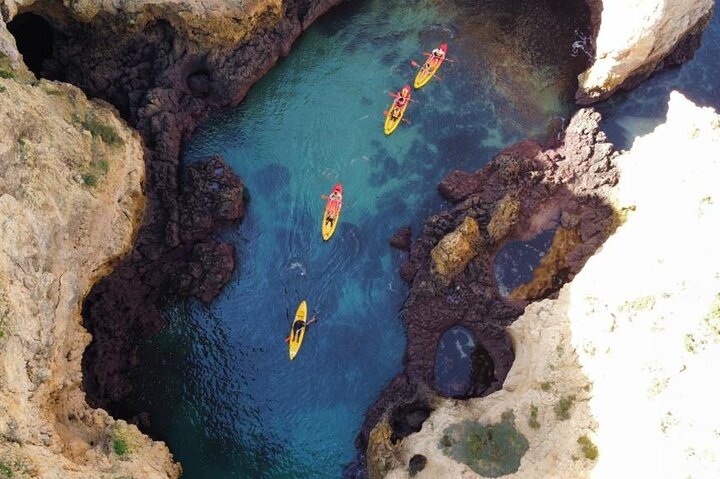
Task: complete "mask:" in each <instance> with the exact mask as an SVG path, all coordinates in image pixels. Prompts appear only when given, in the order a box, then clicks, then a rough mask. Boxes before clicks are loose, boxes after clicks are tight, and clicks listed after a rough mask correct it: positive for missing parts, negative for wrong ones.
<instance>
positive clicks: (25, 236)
mask: <svg viewBox="0 0 720 479" xmlns="http://www.w3.org/2000/svg"><path fill="white" fill-rule="evenodd" d="M5 72H6V74H5V75H3V76H4V77H7V78H0V112H2V114H1V115H0V475H4V477H13V478H23V477H42V478H88V477H102V478H106V477H107V478H110V477H113V478H115V477H118V476H119V475H125V476H134V477H148V478H166V477H176V476H178V475H179V467H178V466H177V465H175V464H173V463H172V460H171V456H170V454H169V453H168V450H167V448H166V447H165V446H164V444H162V443H157V442H152V441H150V440H149V439H148V438H146V437H144V436H142V435H141V434H140V433H139V432H138V431H137V429H136V428H134V426H133V427H126V426H125V425H123V424H122V423H118V422H115V421H114V420H113V419H112V418H111V417H109V416H108V414H107V413H106V412H105V411H102V410H97V409H91V408H90V407H88V405H87V403H86V402H85V395H84V393H83V392H82V389H81V381H82V375H81V372H80V368H81V365H80V362H81V358H82V354H83V351H84V350H85V347H86V346H87V344H88V343H89V341H90V336H89V334H88V333H87V332H86V331H85V329H84V328H83V327H82V318H81V315H80V308H81V302H82V300H83V298H84V297H85V295H86V294H87V293H88V291H89V290H90V288H91V286H92V284H93V283H94V282H95V281H97V280H98V279H99V278H101V277H102V276H104V275H106V274H108V273H109V272H110V270H111V268H112V267H113V265H115V264H116V263H117V261H118V260H119V259H120V258H121V257H122V256H123V255H124V254H127V253H128V252H129V251H130V249H131V247H132V243H133V240H134V238H135V235H136V233H137V231H138V228H139V225H140V222H141V218H142V213H143V209H144V206H145V195H144V192H143V186H144V181H145V165H144V162H143V148H142V143H141V140H140V137H139V135H138V134H137V133H136V132H135V131H133V130H131V129H130V128H128V127H127V125H126V124H125V123H124V122H123V121H122V120H120V119H119V117H118V115H117V112H116V111H115V110H114V109H113V108H112V107H110V106H109V105H107V104H106V103H104V102H100V101H89V100H88V99H87V98H86V96H85V95H84V94H83V93H82V92H81V91H80V90H79V89H77V88H75V87H73V86H70V85H67V84H62V83H58V82H49V81H45V80H42V81H39V82H38V81H36V80H34V79H32V78H31V77H30V76H29V74H28V73H27V71H24V69H22V68H19V71H15V70H12V69H9V70H5ZM117 441H120V442H122V443H123V444H125V445H126V446H127V449H126V451H125V453H124V454H118V453H117V452H116V449H115V448H114V444H115V443H116V442H117Z"/></svg>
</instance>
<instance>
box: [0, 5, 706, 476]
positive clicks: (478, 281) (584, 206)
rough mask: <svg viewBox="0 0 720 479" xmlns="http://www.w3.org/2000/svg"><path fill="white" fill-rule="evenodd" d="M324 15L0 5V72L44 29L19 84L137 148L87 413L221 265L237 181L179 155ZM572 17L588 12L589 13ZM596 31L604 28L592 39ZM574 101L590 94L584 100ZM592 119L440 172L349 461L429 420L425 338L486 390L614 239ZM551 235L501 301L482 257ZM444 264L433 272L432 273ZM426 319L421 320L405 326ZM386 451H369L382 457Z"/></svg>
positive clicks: (304, 8)
mask: <svg viewBox="0 0 720 479" xmlns="http://www.w3.org/2000/svg"><path fill="white" fill-rule="evenodd" d="M340 1H341V0H324V1H323V0H318V1H313V0H291V1H287V2H281V1H279V0H278V1H254V2H245V4H243V5H242V6H237V5H235V6H232V5H228V4H226V2H223V1H221V0H213V1H209V2H204V3H199V2H193V1H191V0H188V1H187V2H185V3H183V4H182V8H180V5H178V4H177V3H170V2H167V3H166V2H158V3H153V4H145V2H139V1H137V2H121V3H118V2H116V1H113V0H101V1H77V2H64V3H63V4H61V3H59V2H58V3H50V2H32V1H20V2H16V1H10V0H3V1H1V2H0V12H1V13H2V22H1V23H0V51H3V52H9V53H8V54H7V55H5V54H3V57H0V60H2V61H5V60H6V59H9V60H8V61H9V64H10V67H11V69H13V70H17V71H20V72H22V74H23V75H24V74H26V73H28V72H27V70H26V69H25V66H24V65H23V63H22V61H21V60H19V58H18V57H17V55H16V54H14V53H13V48H11V47H12V40H11V39H9V36H8V34H7V30H5V24H6V23H9V24H10V25H9V27H10V28H13V24H12V21H13V20H18V19H19V18H20V17H19V15H25V17H23V19H24V21H25V22H26V23H27V24H26V26H25V27H23V26H22V23H23V22H17V23H15V24H14V25H15V27H14V29H15V31H14V32H13V33H14V34H15V35H16V38H20V37H22V36H23V35H27V34H28V32H30V33H32V32H33V31H35V30H34V28H46V27H47V28H48V29H49V31H50V33H51V34H50V36H49V38H51V41H52V49H51V53H50V54H49V56H47V57H43V58H40V59H39V63H38V61H32V62H31V61H30V58H28V59H27V61H26V62H27V63H28V65H31V64H32V65H40V70H39V71H37V72H36V73H38V74H40V75H42V76H46V77H47V78H50V79H56V80H61V81H66V82H70V83H72V84H74V85H76V86H78V87H80V88H81V89H82V90H83V91H84V92H85V93H86V94H87V95H89V96H94V97H99V98H102V99H104V100H107V101H108V102H110V103H111V104H113V105H114V106H115V107H116V108H117V109H118V111H119V113H120V115H121V116H122V117H123V118H124V119H125V120H127V121H128V123H130V124H131V125H132V126H134V127H135V128H137V129H138V131H139V132H140V134H141V136H142V139H143V141H144V156H145V162H146V170H147V171H146V173H147V178H146V185H145V190H146V194H147V208H146V210H145V216H144V219H143V222H142V225H141V227H140V230H139V234H138V236H137V239H136V241H135V246H134V248H133V250H132V252H131V253H130V254H129V256H128V257H127V258H126V259H124V260H123V261H122V262H120V263H119V264H118V265H117V266H116V267H115V269H114V271H113V273H112V274H110V275H109V276H107V277H105V278H104V279H103V280H102V281H101V282H99V283H98V284H96V285H95V287H94V288H93V290H92V292H91V293H90V294H89V296H88V297H87V300H86V303H85V308H84V310H83V315H84V318H85V325H86V327H87V328H88V330H89V331H90V332H91V333H92V337H93V343H92V345H91V346H90V347H89V348H88V350H87V351H86V352H85V355H84V357H83V363H84V367H83V373H84V382H85V392H86V394H87V398H88V400H89V402H90V403H91V405H93V406H96V407H111V406H112V404H113V403H114V402H116V401H118V400H119V399H121V398H122V397H124V396H125V395H127V394H128V393H129V392H130V385H129V382H128V381H127V378H126V377H125V374H126V372H127V370H128V369H129V368H131V367H133V366H134V365H136V360H135V359H134V347H135V346H134V344H135V342H136V341H135V340H136V339H137V338H138V337H145V336H147V335H151V334H154V333H155V332H157V331H158V330H159V329H160V328H161V327H162V326H163V318H162V316H161V314H160V301H162V299H163V297H164V296H165V295H167V294H185V295H192V296H195V297H197V298H199V299H200V300H201V301H204V302H210V301H212V299H213V298H214V297H215V296H216V295H217V294H218V293H219V291H220V289H221V288H222V287H223V285H224V284H225V283H226V282H227V281H228V280H229V278H230V275H231V274H232V271H233V269H234V251H233V248H232V245H229V244H226V243H222V242H218V241H216V240H214V239H212V237H213V236H214V235H215V234H216V232H217V231H218V230H219V229H220V228H222V227H223V226H224V225H226V224H228V223H230V222H233V221H238V220H240V219H241V218H242V215H243V210H244V188H243V185H242V182H241V180H240V179H239V178H237V177H236V176H235V175H233V174H232V172H231V171H230V170H229V168H227V167H226V166H224V165H223V164H222V160H221V159H219V158H212V159H210V160H208V161H207V162H206V163H204V164H203V165H200V166H198V167H197V168H190V169H188V170H187V171H185V172H183V171H180V168H179V161H178V159H179V154H180V148H181V144H182V141H183V140H185V139H187V138H189V137H190V136H191V135H192V133H193V131H194V129H195V127H196V126H197V124H198V123H199V122H200V121H202V119H203V118H205V116H206V115H207V114H208V113H209V112H211V111H214V110H217V109H219V108H222V107H227V106H233V105H237V104H238V103H239V102H240V101H241V100H242V98H243V97H244V95H245V94H246V93H247V91H248V89H249V88H250V86H251V85H252V84H253V83H254V82H255V81H256V80H258V79H259V78H260V77H262V76H263V75H264V74H265V72H267V70H268V69H269V68H271V67H272V65H274V64H275V62H276V61H277V60H278V58H279V57H281V56H284V55H287V54H288V52H289V49H290V46H291V44H292V43H293V42H294V40H295V39H296V38H297V37H298V36H299V35H300V34H301V33H302V31H303V30H304V29H306V28H307V27H308V26H309V25H310V24H311V23H312V22H313V21H314V20H315V19H316V18H317V17H318V16H319V15H321V14H322V13H323V12H325V11H327V10H328V9H329V8H331V7H332V6H334V5H336V4H338V3H340ZM588 3H589V4H595V7H597V2H588ZM701 4H702V5H701ZM708 5H709V6H708ZM697 7H698V8H695V9H693V12H694V13H696V14H697V15H696V17H697V18H696V19H695V20H694V22H692V25H690V26H687V25H685V27H686V28H685V30H684V31H683V32H681V34H679V35H674V34H673V35H667V36H668V37H669V38H672V39H673V40H672V41H670V42H669V44H672V45H671V48H670V49H669V50H667V52H665V53H661V54H659V57H661V60H659V61H657V62H656V60H657V58H656V57H653V58H652V59H651V60H652V61H650V60H648V62H649V63H648V64H650V63H652V62H655V63H652V64H653V66H651V67H647V66H646V67H641V69H640V70H633V71H634V72H635V73H630V74H628V75H629V76H630V78H631V80H632V81H635V82H637V81H640V80H641V79H643V78H645V77H646V76H648V75H649V74H651V73H652V71H655V69H656V68H658V65H661V64H662V65H665V64H668V62H667V61H666V60H665V59H666V58H670V62H671V63H673V62H674V63H677V62H679V61H682V60H684V59H687V58H688V57H689V55H691V53H690V54H687V53H682V54H681V53H672V52H673V51H675V52H678V51H680V50H677V49H676V48H677V44H678V42H679V43H680V44H681V47H682V48H681V50H682V49H683V48H685V47H689V48H690V50H693V49H694V48H697V46H698V40H699V34H700V32H701V31H702V29H703V28H704V27H705V25H706V24H707V21H708V20H709V18H710V15H711V10H710V9H711V8H712V3H711V2H710V3H709V2H707V1H703V2H698V5H697ZM591 9H592V5H591ZM703 9H704V10H703ZM598 11H599V10H598V9H597V8H596V9H595V10H594V12H598ZM672 13H673V14H677V13H678V12H677V11H673V12H672ZM682 13H683V12H680V14H682ZM595 18H597V14H596V16H595ZM606 23H607V22H605V20H603V22H602V25H606ZM665 23H667V22H665ZM28 25H29V26H28ZM662 34H664V33H663V32H660V34H658V36H660V35H662ZM597 35H598V36H600V35H601V33H600V32H598V34H597ZM681 37H682V39H683V40H678V39H679V38H681ZM673 42H674V43H673ZM8 45H10V46H8ZM658 51H659V50H658ZM683 51H684V50H683ZM15 53H16V52H15ZM35 60H37V59H35ZM641 63H642V62H641ZM0 67H3V68H4V67H5V65H4V63H0ZM638 71H640V72H641V73H637V72H638ZM632 81H631V82H630V83H625V86H628V87H629V86H631V84H632ZM583 88H585V89H586V91H593V92H594V91H595V90H592V89H593V88H597V87H588V86H583ZM603 88H604V90H603V93H602V94H599V95H597V94H595V93H592V94H591V95H590V96H588V97H587V98H588V99H587V101H588V102H590V101H597V100H599V99H602V98H605V97H606V96H607V95H609V94H611V93H612V91H615V90H616V89H617V88H619V86H617V85H602V86H601V89H603ZM623 88H624V87H623ZM578 95H579V96H578V98H579V99H580V101H581V102H584V101H585V100H583V99H582V98H581V96H582V95H581V94H580V93H578ZM583 98H584V97H583ZM598 121H599V118H598V115H597V114H596V113H594V112H592V111H590V110H581V111H580V112H579V113H578V114H577V115H576V116H575V117H574V119H573V122H572V123H571V124H570V125H569V126H568V129H567V131H566V133H565V137H564V141H563V142H562V143H561V144H557V145H547V148H546V147H544V146H541V145H538V144H535V143H532V142H521V143H519V144H517V145H514V146H513V147H511V148H509V149H507V150H505V151H503V152H502V153H501V154H499V155H498V156H497V157H496V158H495V159H494V160H493V161H492V162H491V164H490V165H489V166H488V167H487V168H485V169H483V170H481V171H479V172H476V173H462V172H454V173H452V174H450V175H449V176H448V177H447V178H446V180H445V181H444V182H443V184H442V185H441V187H440V191H441V193H442V194H443V195H444V196H445V197H446V198H448V199H449V200H451V201H452V202H454V203H456V205H455V206H454V207H453V208H452V209H451V210H449V211H447V212H444V213H441V214H438V215H435V216H433V217H432V218H431V219H430V220H428V222H427V223H426V226H425V228H424V230H423V232H422V233H421V236H420V238H419V239H417V240H416V241H414V242H412V244H411V245H410V246H409V248H410V253H409V259H408V260H407V261H406V262H405V263H404V264H403V266H402V271H401V274H402V276H403V278H404V279H405V280H406V281H408V282H409V283H410V284H411V285H412V291H411V294H410V298H409V299H408V302H407V304H406V308H405V319H406V321H407V323H408V337H409V340H408V352H407V353H406V370H405V372H404V373H403V374H402V375H400V376H398V377H397V378H396V379H395V380H394V381H393V382H392V384H391V385H390V386H389V387H388V389H386V391H385V392H384V393H383V395H382V397H381V398H380V400H379V401H378V403H376V405H375V406H374V407H373V408H372V409H371V410H370V411H369V412H368V415H367V418H366V422H365V424H364V426H363V429H362V432H361V434H360V436H359V439H358V446H359V447H360V448H361V449H362V450H365V449H366V447H368V442H372V441H370V440H369V438H370V437H372V434H371V431H373V429H374V428H375V430H376V431H377V433H376V434H375V436H376V437H378V438H383V437H385V438H386V439H388V440H391V439H393V434H398V432H400V434H409V433H410V432H412V431H413V430H417V429H418V428H419V426H420V425H421V424H422V420H423V416H424V417H427V414H429V412H430V411H431V410H432V408H433V407H434V403H433V399H432V397H433V396H434V392H433V390H432V366H433V359H434V355H435V354H434V353H435V350H436V348H437V341H438V339H439V337H440V335H441V334H442V333H443V332H444V331H445V330H446V329H447V328H448V327H449V326H451V325H459V324H461V325H464V326H466V327H468V328H469V329H470V330H472V331H473V332H474V333H475V335H476V337H478V338H482V341H481V343H482V346H483V347H484V348H485V349H486V350H487V351H488V352H489V354H490V356H491V357H492V360H493V362H494V364H495V374H494V380H493V381H492V382H491V383H490V384H488V385H487V387H486V388H484V393H483V394H490V393H491V392H493V391H496V390H498V389H499V388H500V387H501V386H502V383H503V380H504V378H505V376H506V375H507V373H508V371H509V369H510V367H511V366H512V362H513V352H512V345H511V342H510V339H509V337H508V336H507V335H506V333H505V331H504V328H505V327H506V326H507V325H508V324H509V323H510V322H512V321H513V320H514V319H515V318H517V317H518V316H519V314H520V312H521V310H522V308H523V307H524V306H525V305H526V304H527V301H528V300H530V299H534V298H542V297H546V296H547V295H549V294H552V293H553V292H555V291H557V290H558V289H559V288H560V287H561V286H562V284H563V283H564V282H565V281H566V280H568V279H571V278H572V276H573V275H574V274H575V273H577V271H579V269H580V268H581V267H582V265H583V264H584V262H585V261H586V260H587V258H588V257H589V256H591V255H592V253H593V252H594V251H595V250H596V249H597V248H598V247H599V246H600V245H601V244H602V242H603V241H604V240H605V238H607V236H608V234H610V232H611V231H612V230H613V229H614V228H615V227H616V226H617V224H618V221H619V218H618V216H617V214H616V212H615V211H614V210H613V208H612V207H611V205H610V199H609V197H608V196H606V195H605V193H603V192H604V191H606V190H607V189H608V188H609V187H610V186H611V185H612V184H614V182H616V181H617V172H616V171H615V169H614V166H613V163H612V158H613V157H614V155H615V153H614V151H613V149H612V146H611V145H608V144H607V142H606V141H605V139H604V137H603V135H602V133H600V132H599V131H598V130H597V122H598ZM209 181H219V182H220V183H221V184H222V185H223V188H221V191H220V192H219V194H216V193H217V192H209V191H208V188H204V187H203V185H207V184H208V182H209ZM203 192H206V193H208V194H204V193H203ZM208 205H210V206H208ZM181 211H193V212H194V213H193V214H191V215H183V214H181ZM467 218H470V220H467V221H466V219H467ZM468 221H469V225H468V226H466V227H465V228H464V229H461V228H460V226H461V225H462V224H466V223H467V222H468ZM473 225H474V226H473ZM551 226H552V227H557V228H558V233H556V236H555V241H554V242H553V246H552V248H551V253H552V254H551V255H548V256H549V257H553V258H556V260H555V261H548V262H547V264H545V265H543V267H542V268H541V269H540V271H542V274H538V276H537V277H536V279H535V280H534V281H533V282H532V284H531V285H530V286H529V287H527V288H525V289H524V290H522V291H516V292H514V296H513V298H514V299H512V300H510V301H506V300H505V299H504V298H502V297H501V296H500V295H499V293H498V292H497V288H496V287H495V284H494V278H493V276H492V258H493V256H494V254H495V253H496V252H497V251H498V249H499V248H500V247H502V245H503V244H504V243H505V242H507V241H508V240H510V239H512V238H529V237H532V236H533V235H535V234H537V233H538V232H540V231H542V230H545V229H548V228H549V227H551ZM468 232H469V233H468ZM401 236H402V235H401ZM443 238H447V243H448V244H454V243H457V242H458V241H460V242H464V243H466V244H467V245H469V246H468V249H467V250H468V251H469V252H470V253H471V257H466V258H452V257H451V256H452V255H451V254H450V252H449V251H440V250H437V249H435V248H436V245H437V244H438V242H440V241H441V240H442V239H443ZM406 243H407V233H405V234H404V237H401V238H400V239H399V244H400V245H401V246H402V245H403V244H406ZM433 251H435V252H434V253H433ZM438 258H439V259H438ZM443 259H445V260H446V262H448V263H449V264H445V265H443V264H442V263H443ZM437 271H441V272H442V273H440V274H438V273H437ZM427 308H430V309H427ZM428 310H430V311H432V312H433V313H432V314H431V315H427V316H426V315H424V314H422V313H423V311H428ZM419 351H423V353H422V354H419V353H418V352H419ZM381 418H383V420H382V421H381V422H380V426H377V427H376V426H375V425H376V424H377V422H378V421H379V420H381ZM383 424H385V426H383ZM388 425H389V427H388ZM385 433H387V434H385ZM386 442H387V441H385V442H383V441H379V442H378V441H376V443H375V444H374V445H372V444H371V445H370V446H369V447H374V448H375V449H376V450H377V449H378V448H379V449H380V450H382V449H383V447H385V446H384V444H385V445H387V444H386ZM391 442H392V441H391ZM374 467H375V466H373V465H370V471H373V470H380V469H377V468H375V469H373V468H374ZM381 469H382V468H381Z"/></svg>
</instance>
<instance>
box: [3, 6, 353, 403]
mask: <svg viewBox="0 0 720 479" xmlns="http://www.w3.org/2000/svg"><path fill="white" fill-rule="evenodd" d="M339 1H340V0H291V1H280V0H265V1H261V0H258V1H251V2H229V1H225V0H212V1H209V2H199V1H193V0H185V1H182V2H175V1H172V2H171V1H161V2H141V1H133V2H124V1H122V2H121V1H116V0H105V1H99V2H95V1H73V2H63V4H60V3H59V2H58V3H50V2H34V1H32V0H23V1H21V2H18V1H10V0H4V2H3V4H4V7H2V10H3V14H4V16H5V18H6V20H7V21H8V23H9V26H10V27H12V28H14V29H15V31H16V36H18V37H22V36H23V35H27V34H28V30H23V28H24V27H23V23H22V22H26V25H27V26H26V27H25V28H27V29H30V28H31V27H32V28H38V27H41V26H44V27H47V28H49V29H50V30H51V31H52V33H53V36H52V38H53V46H52V53H51V55H50V56H49V57H47V58H45V59H40V60H37V59H36V60H35V62H34V63H35V64H38V65H41V67H40V69H39V70H40V71H38V72H37V73H39V74H42V75H43V76H47V77H50V78H55V79H59V80H63V81H68V82H70V83H72V84H74V85H77V86H79V87H81V88H82V89H83V90H84V91H85V92H86V93H88V94H89V95H91V96H97V97H100V98H103V99H105V100H107V101H109V102H110V103H112V104H113V105H114V106H116V107H117V108H118V110H119V111H120V113H121V115H122V116H123V117H124V118H126V119H127V120H128V121H129V123H130V124H131V125H133V126H135V127H137V128H138V130H139V131H140V134H141V135H142V136H143V139H144V141H145V147H146V150H145V157H146V162H147V192H148V208H147V211H146V214H145V217H144V221H143V226H142V228H141V230H140V233H139V236H138V239H137V242H136V245H135V249H134V250H133V252H132V254H131V255H130V256H129V257H128V259H127V260H125V261H123V262H122V263H120V264H119V265H118V266H117V268H116V269H115V271H114V272H113V274H112V275H110V276H108V277H107V278H105V279H104V280H103V281H101V282H100V283H99V284H98V285H96V286H95V288H94V289H93V291H92V293H91V294H90V296H89V297H88V300H87V302H86V307H85V309H84V312H83V314H84V316H85V318H86V321H87V327H88V329H89V330H90V332H91V333H92V335H93V343H92V344H91V346H90V347H89V349H88V352H87V354H86V358H85V360H84V368H85V374H86V388H87V393H88V396H89V398H90V400H91V402H92V403H93V404H96V405H99V406H111V405H112V403H113V402H114V401H117V400H119V399H121V398H123V397H125V396H126V395H127V394H128V393H129V391H130V390H131V387H130V384H129V382H128V381H127V379H126V372H127V370H128V369H129V368H130V367H132V366H133V364H134V363H133V361H134V359H133V358H134V349H135V346H136V344H137V342H136V340H135V339H136V338H137V337H138V336H146V335H151V334H153V333H155V332H157V331H158V330H159V329H160V328H161V327H162V326H163V324H164V319H163V317H162V315H161V314H160V304H159V303H160V301H161V298H162V297H163V296H165V295H167V294H175V293H181V294H192V295H194V296H196V297H198V298H199V299H201V300H202V301H204V302H208V301H210V300H212V298H214V297H215V296H216V295H217V294H218V293H219V292H220V289H221V288H222V287H223V286H224V284H225V283H226V282H227V281H228V280H229V278H230V275H231V273H232V270H233V269H234V261H235V260H234V248H233V246H232V245H231V244H229V243H223V242H218V241H216V240H214V239H213V235H214V233H215V232H216V231H217V230H218V229H219V228H220V227H221V226H223V225H224V224H226V223H227V221H225V220H221V221H215V220H216V219H217V218H213V217H208V216H206V217H205V220H210V221H209V222H205V223H203V225H202V226H201V227H199V225H194V224H188V223H187V222H186V221H185V218H183V217H181V214H180V210H181V207H182V206H185V205H184V204H183V202H184V201H185V200H184V198H186V197H187V195H185V196H183V191H185V192H187V191H193V190H197V189H199V186H200V185H197V184H195V183H193V180H194V179H196V176H193V175H185V174H183V173H182V172H180V171H179V166H178V156H179V152H180V144H181V141H182V140H183V139H186V138H188V137H189V136H190V135H191V134H192V132H193V131H194V129H195V126H196V125H197V123H198V122H199V121H201V120H202V119H203V118H204V117H205V115H206V114H207V113H208V112H209V111H212V110H215V109H218V108H220V107H225V106H231V105H236V104H237V103H239V102H240V100H242V98H243V97H244V95H245V94H246V92H247V90H248V89H249V88H250V86H251V85H252V84H253V83H254V82H255V81H256V80H258V79H259V78H260V77H261V76H262V75H263V74H264V73H265V72H266V71H267V70H268V69H269V68H270V67H271V66H272V65H273V64H274V63H275V62H276V61H277V59H278V58H279V57H280V56H282V55H286V54H287V53H288V52H289V49H290V45H291V44H292V43H293V41H294V40H295V39H296V38H297V37H298V36H299V35H300V33H301V32H302V31H303V30H304V29H305V28H307V26H308V25H310V24H311V23H312V21H313V20H314V19H315V18H317V17H318V16H319V15H320V14H321V13H323V12H324V11H326V10H327V9H328V8H330V7H331V6H333V5H335V4H337V3H339ZM22 15H25V16H22ZM13 21H17V22H18V23H13ZM29 33H30V34H32V32H29ZM225 170H226V171H227V172H228V173H230V170H229V168H226V169H225ZM235 198H236V199H237V200H238V201H241V200H242V198H239V199H238V198H237V196H236V197H235ZM206 201H212V200H209V199H205V198H202V199H198V201H197V202H196V203H197V204H202V203H204V202H206ZM235 208H237V209H238V210H242V203H241V202H240V203H238V204H237V205H236V207H235ZM199 229H202V231H203V235H198V234H197V232H198V231H199ZM178 271H179V272H180V273H181V274H177V273H178Z"/></svg>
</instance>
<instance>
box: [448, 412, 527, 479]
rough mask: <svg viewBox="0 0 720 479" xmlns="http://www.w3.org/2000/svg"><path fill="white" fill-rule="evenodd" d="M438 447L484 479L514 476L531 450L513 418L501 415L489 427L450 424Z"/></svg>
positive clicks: (469, 423)
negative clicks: (498, 420)
mask: <svg viewBox="0 0 720 479" xmlns="http://www.w3.org/2000/svg"><path fill="white" fill-rule="evenodd" d="M439 445H440V448H441V449H442V450H443V452H444V453H445V454H446V455H447V456H450V457H452V458H453V459H455V460H456V461H458V462H461V463H463V464H467V465H468V466H469V467H470V468H471V469H472V470H473V471H475V472H477V473H478V474H480V475H481V476H484V477H500V476H504V475H506V474H511V473H513V472H516V471H517V470H518V468H519V467H520V460H521V459H522V457H523V455H525V453H526V452H527V450H528V448H529V447H530V444H529V443H528V440H527V439H526V438H525V436H523V435H522V434H520V432H518V430H517V429H515V425H514V424H513V418H512V414H510V415H503V419H502V421H501V422H500V423H498V424H492V425H489V426H485V425H483V424H480V423H478V422H475V421H469V420H467V421H463V422H461V423H458V424H452V425H450V426H449V427H448V428H447V429H445V431H444V435H443V438H442V439H441V440H440V444H439Z"/></svg>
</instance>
